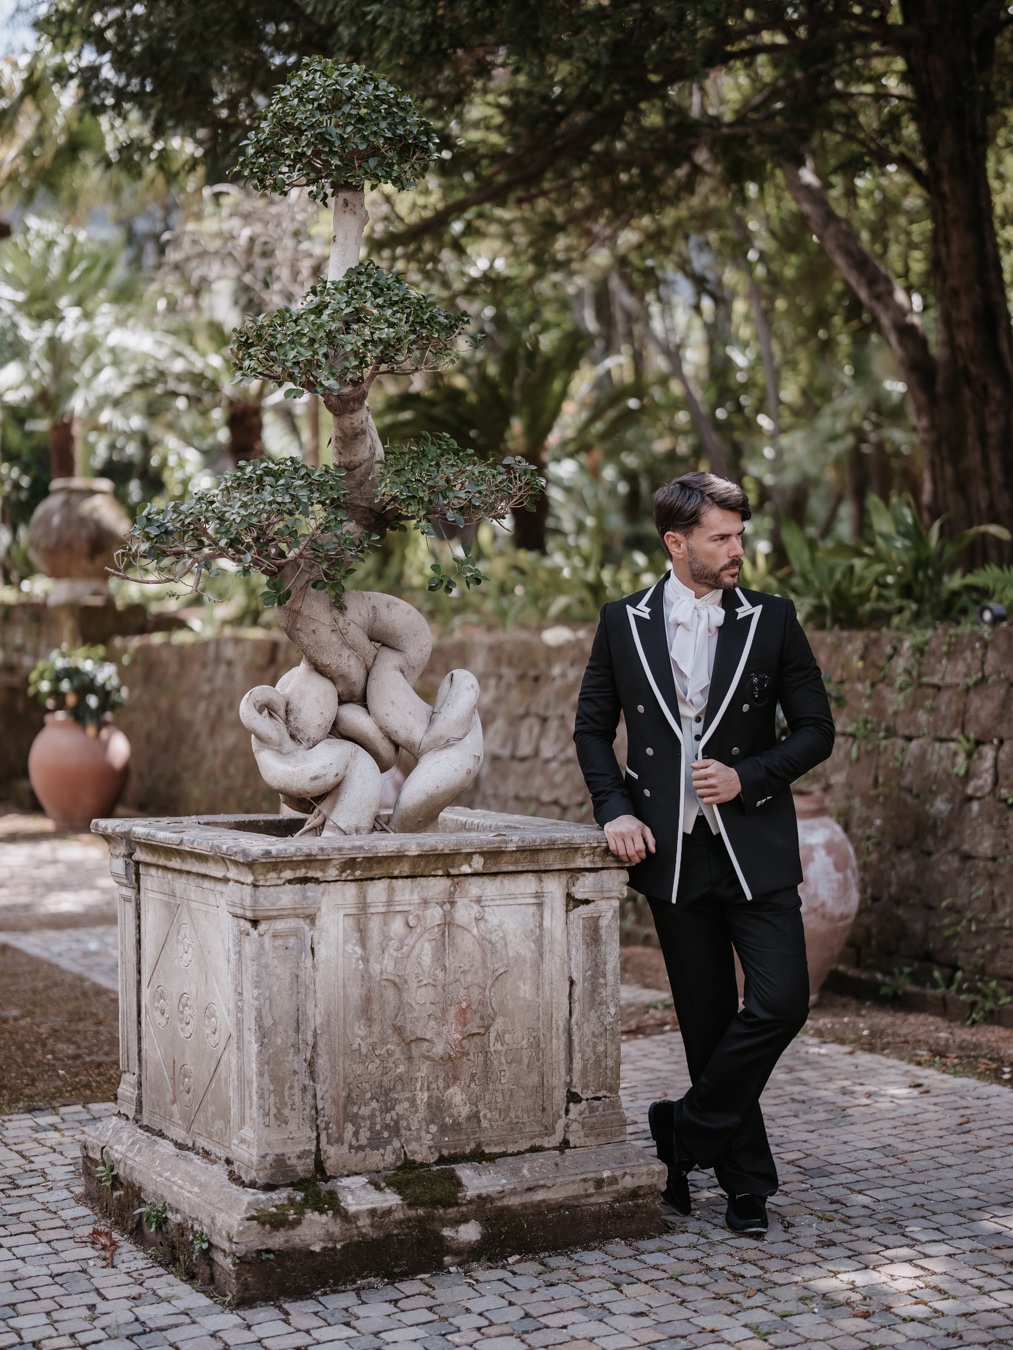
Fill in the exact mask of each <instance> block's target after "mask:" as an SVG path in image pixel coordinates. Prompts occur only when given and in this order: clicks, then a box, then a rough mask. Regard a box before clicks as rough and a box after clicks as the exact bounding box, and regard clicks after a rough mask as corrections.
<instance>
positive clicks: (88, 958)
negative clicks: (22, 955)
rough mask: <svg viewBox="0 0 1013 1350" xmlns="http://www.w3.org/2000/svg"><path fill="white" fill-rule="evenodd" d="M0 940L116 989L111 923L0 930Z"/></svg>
mask: <svg viewBox="0 0 1013 1350" xmlns="http://www.w3.org/2000/svg"><path fill="white" fill-rule="evenodd" d="M0 942H5V943H6V944H7V945H8V946H9V947H18V948H19V949H20V950H21V951H23V952H27V953H28V955H29V956H38V957H40V958H41V959H42V960H43V961H52V962H53V963H54V964H55V965H58V966H63V968H64V970H69V971H72V972H73V973H74V974H75V975H83V976H84V977H85V979H88V980H94V981H95V983H96V984H101V985H103V986H104V987H105V988H106V989H112V990H113V991H114V993H118V992H119V987H120V978H119V972H120V954H119V941H118V938H117V934H116V925H115V924H114V923H105V924H99V925H97V926H96V927H94V928H64V929H59V930H55V931H54V930H53V929H51V928H30V929H27V930H26V931H24V932H14V933H4V932H0Z"/></svg>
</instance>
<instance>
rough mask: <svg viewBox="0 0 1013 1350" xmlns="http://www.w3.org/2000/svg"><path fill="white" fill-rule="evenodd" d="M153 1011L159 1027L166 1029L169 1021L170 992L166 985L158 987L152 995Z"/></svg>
mask: <svg viewBox="0 0 1013 1350" xmlns="http://www.w3.org/2000/svg"><path fill="white" fill-rule="evenodd" d="M151 1011H152V1013H153V1014H154V1017H155V1021H156V1022H157V1023H158V1025H159V1026H160V1027H164V1026H165V1025H166V1024H167V1022H168V1021H169V991H168V990H167V989H166V987H165V985H164V984H160V985H158V986H157V987H156V989H155V992H154V994H153V995H152V998H151Z"/></svg>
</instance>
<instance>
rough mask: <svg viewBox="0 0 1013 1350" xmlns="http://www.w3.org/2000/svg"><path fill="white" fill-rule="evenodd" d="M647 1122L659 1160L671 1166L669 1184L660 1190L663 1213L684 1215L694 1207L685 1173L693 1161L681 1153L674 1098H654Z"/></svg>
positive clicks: (668, 1166) (688, 1170)
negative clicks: (671, 1212)
mask: <svg viewBox="0 0 1013 1350" xmlns="http://www.w3.org/2000/svg"><path fill="white" fill-rule="evenodd" d="M647 1124H648V1126H649V1127H650V1131H651V1138H652V1139H653V1140H654V1148H655V1151H656V1153H657V1155H658V1161H659V1162H663V1163H664V1164H665V1166H666V1167H667V1168H668V1184H667V1186H666V1187H665V1189H664V1191H662V1194H661V1209H662V1213H665V1212H666V1210H673V1211H674V1212H675V1214H681V1215H682V1216H683V1217H685V1216H686V1215H688V1214H689V1213H691V1211H692V1208H693V1205H692V1202H691V1201H690V1198H689V1181H688V1180H687V1179H686V1173H687V1172H690V1171H692V1168H693V1163H692V1162H691V1161H690V1160H689V1159H684V1158H681V1157H680V1156H679V1150H678V1141H677V1140H676V1137H675V1102H669V1101H660V1102H652V1103H651V1105H650V1106H649V1107H648V1110H647ZM667 1217H669V1215H668V1214H666V1218H667Z"/></svg>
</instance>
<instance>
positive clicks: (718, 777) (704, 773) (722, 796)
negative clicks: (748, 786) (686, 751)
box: [690, 759, 742, 806]
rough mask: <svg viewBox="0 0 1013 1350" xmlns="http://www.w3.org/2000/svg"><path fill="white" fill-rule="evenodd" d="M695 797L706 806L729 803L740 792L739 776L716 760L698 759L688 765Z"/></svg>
mask: <svg viewBox="0 0 1013 1350" xmlns="http://www.w3.org/2000/svg"><path fill="white" fill-rule="evenodd" d="M690 768H691V769H692V770H693V787H694V788H695V789H696V795H697V796H698V797H699V798H700V800H701V801H702V802H705V803H706V804H707V805H708V806H720V805H721V803H722V802H730V801H732V800H733V799H734V798H735V797H737V796H738V795H739V793H740V792H741V791H742V784H741V783H740V782H739V775H738V774H737V773H736V772H735V770H734V769H730V768H729V767H728V765H727V764H721V763H719V762H718V760H716V759H698V760H696V762H695V763H693V764H691V765H690Z"/></svg>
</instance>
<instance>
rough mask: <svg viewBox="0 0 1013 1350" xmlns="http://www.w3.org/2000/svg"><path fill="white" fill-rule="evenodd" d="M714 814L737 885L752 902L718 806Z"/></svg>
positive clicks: (750, 892)
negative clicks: (737, 880) (737, 881)
mask: <svg viewBox="0 0 1013 1350" xmlns="http://www.w3.org/2000/svg"><path fill="white" fill-rule="evenodd" d="M714 814H715V815H716V816H717V818H718V829H719V830H720V831H721V838H722V839H723V840H724V841H725V848H726V849H727V850H728V856H729V858H731V860H732V866H733V867H734V868H735V875H736V876H737V877H738V879H739V885H740V886H741V887H742V892H743V894H744V895H745V897H746V899H747V900H752V898H753V892H752V891H751V890H750V889H749V883H748V882H747V881H746V877H745V874H744V872H743V871H742V868H741V867H740V866H739V860H738V858H736V856H735V850H734V849H733V848H732V841H731V840H730V839H729V838H728V831H727V830H726V829H725V822H724V820H723V819H722V817H721V807H720V806H717V807H715V809H714Z"/></svg>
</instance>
